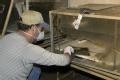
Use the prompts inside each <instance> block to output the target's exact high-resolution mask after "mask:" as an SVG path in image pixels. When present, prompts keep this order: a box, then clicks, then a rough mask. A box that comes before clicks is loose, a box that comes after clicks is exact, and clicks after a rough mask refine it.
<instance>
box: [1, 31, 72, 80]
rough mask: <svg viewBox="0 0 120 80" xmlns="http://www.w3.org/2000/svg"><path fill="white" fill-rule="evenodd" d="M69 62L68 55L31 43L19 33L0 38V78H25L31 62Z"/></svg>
mask: <svg viewBox="0 0 120 80" xmlns="http://www.w3.org/2000/svg"><path fill="white" fill-rule="evenodd" d="M69 62H70V59H69V57H68V56H65V55H63V54H55V53H52V52H49V51H47V50H45V49H43V48H41V47H40V46H37V45H33V44H31V43H29V42H28V41H27V40H26V39H25V38H24V37H23V36H22V35H20V34H19V33H11V34H8V35H6V36H5V37H3V38H2V39H0V80H26V78H27V76H28V75H29V73H30V71H31V69H32V67H33V63H36V64H40V65H48V66H49V65H59V66H64V65H67V64H69Z"/></svg>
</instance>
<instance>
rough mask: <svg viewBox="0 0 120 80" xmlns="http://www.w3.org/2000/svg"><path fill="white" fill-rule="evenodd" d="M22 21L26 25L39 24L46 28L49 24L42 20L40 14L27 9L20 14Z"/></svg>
mask: <svg viewBox="0 0 120 80" xmlns="http://www.w3.org/2000/svg"><path fill="white" fill-rule="evenodd" d="M21 19H22V23H23V24H26V25H35V24H41V25H42V27H44V28H48V27H49V25H48V24H47V23H45V22H44V20H43V17H42V14H41V13H40V12H37V11H34V10H28V11H25V12H23V13H22V15H21Z"/></svg>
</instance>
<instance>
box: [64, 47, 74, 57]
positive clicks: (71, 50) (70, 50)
mask: <svg viewBox="0 0 120 80" xmlns="http://www.w3.org/2000/svg"><path fill="white" fill-rule="evenodd" d="M64 53H69V54H70V55H71V53H74V49H73V48H72V47H71V46H68V47H66V48H65V49H64Z"/></svg>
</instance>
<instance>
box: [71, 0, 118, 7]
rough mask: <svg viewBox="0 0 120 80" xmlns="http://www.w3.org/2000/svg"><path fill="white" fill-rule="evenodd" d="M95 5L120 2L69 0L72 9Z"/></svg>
mask: <svg viewBox="0 0 120 80" xmlns="http://www.w3.org/2000/svg"><path fill="white" fill-rule="evenodd" d="M88 3H94V4H120V0H69V6H70V7H78V6H79V5H83V4H88Z"/></svg>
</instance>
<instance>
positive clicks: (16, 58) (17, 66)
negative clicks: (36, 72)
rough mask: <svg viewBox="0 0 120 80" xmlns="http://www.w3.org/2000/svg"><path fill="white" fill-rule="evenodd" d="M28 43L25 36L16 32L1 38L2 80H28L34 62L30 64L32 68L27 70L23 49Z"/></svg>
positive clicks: (0, 68)
mask: <svg viewBox="0 0 120 80" xmlns="http://www.w3.org/2000/svg"><path fill="white" fill-rule="evenodd" d="M27 45H28V42H27V41H26V40H25V38H24V37H22V36H20V34H16V33H12V34H10V35H7V36H5V37H4V38H3V39H1V40H0V76H1V77H2V79H0V80H26V76H27V75H28V74H29V72H30V70H31V68H32V64H31V65H28V66H29V67H30V68H29V69H30V70H27V69H26V65H24V61H23V60H24V59H22V58H23V53H22V50H23V49H24V48H25V47H26V46H27ZM21 73H22V74H21ZM13 76H14V77H13ZM21 78H22V79H21Z"/></svg>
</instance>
